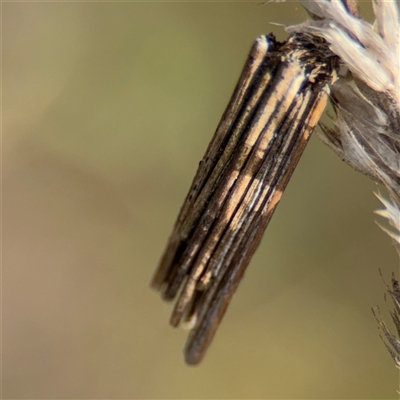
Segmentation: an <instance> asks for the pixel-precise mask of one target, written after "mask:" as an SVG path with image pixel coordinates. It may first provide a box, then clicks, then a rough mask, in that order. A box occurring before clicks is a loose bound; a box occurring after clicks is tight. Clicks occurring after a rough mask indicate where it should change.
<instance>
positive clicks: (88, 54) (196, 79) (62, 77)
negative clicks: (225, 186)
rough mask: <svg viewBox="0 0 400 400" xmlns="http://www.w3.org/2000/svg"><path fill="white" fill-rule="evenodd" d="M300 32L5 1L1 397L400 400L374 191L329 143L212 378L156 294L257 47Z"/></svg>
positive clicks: (267, 241) (120, 7)
mask: <svg viewBox="0 0 400 400" xmlns="http://www.w3.org/2000/svg"><path fill="white" fill-rule="evenodd" d="M370 11H371V9H370V7H369V5H366V6H365V7H364V15H367V16H368V15H369V16H371V13H370ZM365 13H367V14H365ZM305 18H306V14H305V12H304V11H303V10H302V9H301V7H300V6H299V5H298V4H297V3H294V2H291V3H283V4H282V3H281V4H271V5H261V4H260V3H258V2H245V3H243V2H242V3H234V2H227V3H202V2H200V3H179V2H173V3H163V2H156V3H151V2H147V3H146V2H145V3H143V2H142V3H98V2H97V3H96V2H93V3H79V2H78V3H3V4H2V23H3V27H2V32H3V81H2V85H3V86H2V87H3V98H2V99H3V143H2V145H3V148H2V155H3V181H2V184H3V272H2V273H3V298H2V300H3V332H2V333H3V388H2V390H3V397H4V398H18V399H19V398H103V399H104V398H144V399H147V398H172V399H178V398H186V399H189V398H231V399H232V398H265V399H271V398H280V399H305V398H313V399H328V398H329V399H339V398H354V399H355V398H357V399H361V398H362V399H372V398H373V399H384V398H396V396H397V394H396V388H398V374H397V372H396V369H395V367H394V364H393V362H392V360H391V358H390V356H389V354H388V352H387V351H386V349H385V348H384V346H383V344H382V342H381V340H380V339H379V335H378V330H377V324H376V322H375V320H374V318H373V316H372V313H371V306H375V305H378V304H379V305H380V306H381V309H382V311H383V313H384V315H385V316H386V319H387V321H388V322H390V321H389V318H388V313H387V312H386V311H385V308H386V307H385V304H384V300H383V293H384V291H385V286H384V284H383V283H382V280H381V278H380V276H379V272H378V270H379V268H380V269H381V270H382V273H383V275H384V277H385V279H386V280H387V281H389V280H390V274H391V272H392V271H397V269H398V257H397V255H396V252H395V249H394V247H393V246H392V244H391V242H390V240H389V239H388V237H387V236H386V235H385V234H384V233H383V232H382V231H381V230H380V229H379V228H378V227H377V225H376V224H375V222H374V219H375V220H376V219H378V217H376V216H375V217H374V216H373V214H372V211H373V210H374V209H376V208H379V207H380V205H379V202H378V200H377V199H376V198H375V197H374V195H373V193H372V192H373V191H374V190H375V191H376V190H379V188H378V187H377V186H376V185H375V184H374V183H372V182H370V181H369V180H368V179H367V178H365V177H363V176H361V175H359V174H357V173H356V172H354V171H352V170H351V169H350V168H349V167H347V166H346V165H345V164H343V163H342V162H341V161H340V160H339V159H338V158H336V156H335V155H334V154H333V153H332V152H331V151H330V150H328V149H327V148H326V147H324V145H323V144H321V143H320V141H319V140H318V138H317V137H316V136H314V137H313V138H312V140H311V142H310V144H309V146H308V148H307V149H306V152H305V154H304V156H303V158H302V159H301V161H300V164H299V167H298V169H297V170H296V171H295V173H294V176H293V178H292V181H291V182H290V184H289V187H288V189H287V191H286V193H285V194H284V196H283V200H282V202H281V204H280V205H279V207H278V209H277V211H276V213H275V215H274V218H273V219H272V222H271V223H270V226H269V228H268V230H267V232H266V234H265V236H264V239H263V242H262V244H261V246H260V248H259V250H258V251H257V253H256V256H255V257H254V259H253V260H252V262H251V265H250V267H249V269H248V272H247V274H246V277H245V279H244V281H243V282H242V284H241V286H240V288H239V290H238V292H237V294H236V296H235V297H234V300H233V302H232V304H231V307H230V309H229V311H228V313H227V315H226V317H225V319H224V321H223V323H222V325H221V327H220V329H219V332H218V333H217V336H216V338H215V340H214V343H213V345H212V347H211V348H210V349H209V352H208V355H207V357H206V359H205V361H204V362H203V363H202V364H201V365H200V366H199V367H195V368H193V367H188V366H186V365H185V364H184V362H183V356H182V348H183V345H184V341H185V339H186V336H187V333H186V332H185V331H183V330H181V329H175V330H174V329H172V328H171V327H170V326H169V325H168V318H169V313H170V311H171V308H172V307H171V305H170V304H165V303H163V302H162V301H161V299H160V298H159V296H158V295H157V294H156V293H154V292H153V291H151V290H150V288H149V281H150V278H151V276H152V274H153V271H154V269H155V267H156V265H157V262H158V259H159V256H160V254H161V252H162V250H163V248H164V246H165V244H166V240H167V237H168V235H169V233H170V230H171V228H172V225H173V223H174V220H175V217H176V215H177V212H178V210H179V208H180V206H181V203H182V201H183V199H184V196H185V195H186V191H187V190H188V188H189V184H190V182H191V179H192V177H193V175H194V173H195V170H196V168H197V165H198V161H199V160H200V159H201V157H202V154H203V152H204V150H205V148H206V146H207V144H208V142H209V140H210V138H211V136H212V134H213V132H214V130H215V127H216V126H217V123H218V121H219V118H220V116H221V115H222V112H223V110H224V107H225V106H226V104H227V102H228V99H229V96H230V94H231V92H232V90H233V87H234V85H235V83H236V79H237V77H238V75H239V73H240V70H241V67H242V65H243V62H244V60H245V58H246V55H247V52H248V51H249V49H250V46H251V44H252V42H253V40H254V39H255V38H256V37H257V36H258V35H259V34H262V33H269V32H270V31H274V32H275V33H276V35H277V36H278V38H279V39H282V40H283V39H284V38H285V37H286V34H285V32H284V29H283V28H282V26H277V25H272V24H270V22H275V23H278V24H293V23H297V22H301V21H303V20H304V19H305Z"/></svg>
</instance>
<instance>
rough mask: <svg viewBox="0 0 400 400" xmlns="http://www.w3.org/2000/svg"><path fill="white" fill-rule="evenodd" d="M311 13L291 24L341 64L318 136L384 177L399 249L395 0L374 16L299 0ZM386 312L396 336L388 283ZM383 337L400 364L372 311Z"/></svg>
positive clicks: (337, 2)
mask: <svg viewBox="0 0 400 400" xmlns="http://www.w3.org/2000/svg"><path fill="white" fill-rule="evenodd" d="M299 1H300V3H301V4H302V5H303V6H304V7H305V8H306V10H307V11H308V12H309V13H310V15H311V16H312V19H310V20H309V21H307V22H305V23H303V24H300V25H296V26H292V27H289V28H288V31H290V32H307V33H311V34H314V35H317V36H321V37H323V38H325V40H326V41H327V42H328V43H329V45H330V48H331V50H332V51H333V52H334V53H335V54H336V55H337V56H339V58H340V60H341V63H342V68H341V69H340V70H339V73H338V79H337V80H336V82H335V83H334V84H333V85H332V97H331V101H332V105H333V108H334V111H335V116H334V117H333V124H334V128H333V129H331V128H328V127H327V126H326V125H323V124H321V128H322V129H321V132H319V136H320V138H321V139H322V141H323V142H324V143H325V144H327V145H328V146H329V147H330V148H331V149H332V150H333V151H334V152H335V153H336V154H337V155H338V156H339V157H340V158H341V159H342V160H343V161H345V162H346V163H347V164H349V165H350V166H351V167H353V168H354V169H356V170H357V171H359V172H361V173H363V174H365V175H367V176H369V177H370V178H372V179H373V180H375V181H376V182H379V183H381V184H383V185H384V186H385V187H386V189H387V191H388V198H385V197H383V196H382V195H381V194H376V196H377V197H378V199H379V200H380V201H381V202H382V204H383V209H381V210H378V211H376V213H377V214H379V215H380V216H382V217H384V218H385V219H386V220H387V222H388V224H387V226H382V225H380V226H381V228H382V229H383V230H384V231H385V232H386V233H387V234H388V235H389V236H390V237H391V239H392V240H393V242H394V244H395V246H396V248H397V250H398V252H399V254H400V30H399V29H400V19H399V6H398V4H397V2H396V0H373V1H372V4H373V9H374V14H375V21H374V23H373V24H370V23H368V22H366V21H364V20H362V19H361V18H359V16H358V11H357V7H356V1H355V0H343V1H341V0H331V1H328V0H299ZM387 289H388V293H389V295H390V296H391V298H392V300H393V303H394V310H393V312H392V313H391V315H392V319H393V322H394V324H395V326H396V330H397V334H398V336H399V337H400V289H399V283H398V281H397V280H396V279H395V278H394V276H393V277H392V288H389V287H388V286H387ZM374 315H375V316H376V318H377V320H378V323H379V326H380V328H381V332H382V333H383V336H384V337H385V338H386V341H385V344H386V346H387V348H388V349H389V352H390V354H391V355H392V357H393V359H394V361H395V363H396V366H397V367H398V368H400V341H399V340H398V338H396V336H395V335H393V334H392V333H391V332H390V331H389V329H388V328H387V326H386V325H385V323H384V322H383V321H382V318H381V317H380V314H379V309H378V308H376V309H375V310H374Z"/></svg>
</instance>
